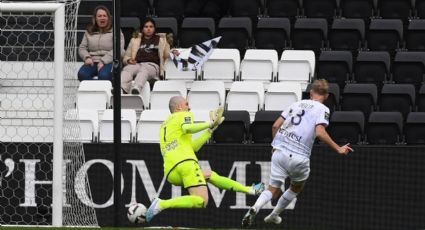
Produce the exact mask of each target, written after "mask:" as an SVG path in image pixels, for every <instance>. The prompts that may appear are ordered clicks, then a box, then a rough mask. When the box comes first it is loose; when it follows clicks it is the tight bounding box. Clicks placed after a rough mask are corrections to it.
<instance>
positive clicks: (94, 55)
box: [78, 6, 124, 81]
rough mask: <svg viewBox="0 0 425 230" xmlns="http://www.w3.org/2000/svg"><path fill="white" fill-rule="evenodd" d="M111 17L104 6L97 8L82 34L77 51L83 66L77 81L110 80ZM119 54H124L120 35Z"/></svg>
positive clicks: (111, 56) (111, 59)
mask: <svg viewBox="0 0 425 230" xmlns="http://www.w3.org/2000/svg"><path fill="white" fill-rule="evenodd" d="M112 39H113V31H112V16H111V13H110V12H109V10H108V8H106V7H105V6H97V7H96V8H95V10H94V12H93V17H92V21H91V23H90V24H89V26H88V27H87V30H86V32H85V33H84V37H83V40H82V41H81V44H80V46H79V49H78V53H79V55H80V57H81V59H83V60H84V65H83V66H81V68H80V70H79V71H78V79H79V80H80V81H83V80H93V77H94V76H97V77H98V79H99V80H110V81H111V80H112V61H113V40H112ZM120 39H121V47H120V48H121V52H120V53H121V54H123V53H124V35H123V34H122V33H121V38H120Z"/></svg>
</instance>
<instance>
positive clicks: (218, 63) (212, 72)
mask: <svg viewBox="0 0 425 230" xmlns="http://www.w3.org/2000/svg"><path fill="white" fill-rule="evenodd" d="M240 62H241V57H240V54H239V51H238V50H237V49H214V50H213V52H212V54H211V56H210V58H209V59H208V60H207V61H206V62H205V63H204V65H203V66H202V79H203V80H220V81H224V83H225V87H226V89H230V84H231V83H232V82H233V81H235V80H237V78H238V75H239V66H240Z"/></svg>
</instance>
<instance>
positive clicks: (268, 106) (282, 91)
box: [264, 82, 302, 111]
mask: <svg viewBox="0 0 425 230" xmlns="http://www.w3.org/2000/svg"><path fill="white" fill-rule="evenodd" d="M301 96H302V90H301V85H300V83H297V82H272V83H270V85H269V88H268V91H267V92H266V93H265V96H264V110H275V111H283V110H284V109H285V108H286V107H287V106H289V105H291V104H292V103H294V102H296V101H299V100H301Z"/></svg>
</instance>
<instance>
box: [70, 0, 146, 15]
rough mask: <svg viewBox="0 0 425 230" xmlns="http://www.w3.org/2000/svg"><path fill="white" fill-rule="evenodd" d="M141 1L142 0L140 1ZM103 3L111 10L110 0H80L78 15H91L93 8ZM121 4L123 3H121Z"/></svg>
mask: <svg viewBox="0 0 425 230" xmlns="http://www.w3.org/2000/svg"><path fill="white" fill-rule="evenodd" d="M123 2H125V1H123ZM141 2H143V1H141ZM100 4H101V5H103V6H106V8H107V9H108V10H109V11H110V12H112V9H113V8H112V4H113V2H112V1H101V2H99V1H90V0H83V1H80V5H79V7H78V15H92V14H93V11H94V9H95V8H96V7H97V6H98V5H100ZM121 4H122V3H121ZM122 5H123V4H122Z"/></svg>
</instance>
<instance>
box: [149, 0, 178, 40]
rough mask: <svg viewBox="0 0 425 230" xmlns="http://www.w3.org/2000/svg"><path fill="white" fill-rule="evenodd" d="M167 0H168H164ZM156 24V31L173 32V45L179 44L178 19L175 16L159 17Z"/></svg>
mask: <svg viewBox="0 0 425 230" xmlns="http://www.w3.org/2000/svg"><path fill="white" fill-rule="evenodd" d="M162 1H166V0H162ZM154 20H155V24H156V30H155V31H156V32H157V33H166V34H169V33H172V34H173V44H171V46H173V45H176V44H177V38H178V36H179V31H178V28H179V27H178V21H177V19H176V18H174V17H159V18H155V19H154Z"/></svg>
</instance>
